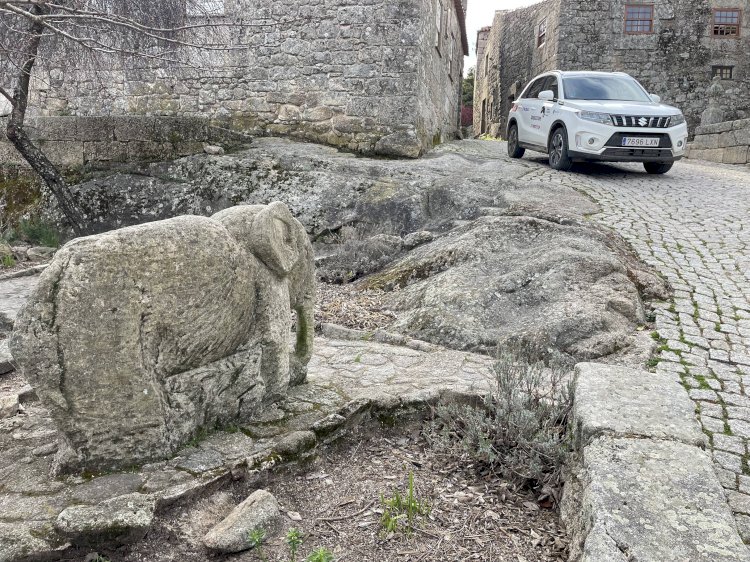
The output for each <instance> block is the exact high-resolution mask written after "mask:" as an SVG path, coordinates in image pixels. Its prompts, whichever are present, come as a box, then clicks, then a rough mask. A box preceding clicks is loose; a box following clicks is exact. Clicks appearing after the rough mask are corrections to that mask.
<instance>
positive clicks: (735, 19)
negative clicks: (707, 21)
mask: <svg viewBox="0 0 750 562" xmlns="http://www.w3.org/2000/svg"><path fill="white" fill-rule="evenodd" d="M740 21H741V14H740V11H739V10H738V9H726V8H720V9H716V10H714V21H713V25H712V27H711V35H713V36H714V37H739V36H740Z"/></svg>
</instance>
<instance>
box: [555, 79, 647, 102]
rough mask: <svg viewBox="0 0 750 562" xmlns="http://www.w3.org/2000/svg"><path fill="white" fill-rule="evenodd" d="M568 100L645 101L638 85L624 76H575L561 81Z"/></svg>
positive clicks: (641, 89)
mask: <svg viewBox="0 0 750 562" xmlns="http://www.w3.org/2000/svg"><path fill="white" fill-rule="evenodd" d="M563 92H564V94H565V99H568V100H612V101H647V102H650V101H651V98H649V96H648V95H647V94H646V92H644V91H643V88H641V86H640V84H638V82H636V81H635V80H633V79H632V78H629V77H626V76H575V77H568V78H565V79H564V80H563Z"/></svg>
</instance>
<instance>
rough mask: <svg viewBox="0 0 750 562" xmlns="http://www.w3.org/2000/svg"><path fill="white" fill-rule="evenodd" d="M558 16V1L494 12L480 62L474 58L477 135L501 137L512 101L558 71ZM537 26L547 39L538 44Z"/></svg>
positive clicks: (475, 123) (475, 131)
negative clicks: (537, 78)
mask: <svg viewBox="0 0 750 562" xmlns="http://www.w3.org/2000/svg"><path fill="white" fill-rule="evenodd" d="M559 14H560V3H559V1H558V0H547V1H546V2H541V3H539V4H535V5H533V6H530V7H528V8H523V9H520V10H513V11H499V12H496V14H495V18H494V20H493V22H492V27H491V28H490V30H489V31H488V32H487V38H486V43H485V46H484V50H483V56H482V57H481V58H480V57H479V56H477V73H476V74H477V78H476V79H475V82H474V133H475V134H482V133H489V134H491V135H492V136H502V135H504V132H505V122H506V118H507V116H508V111H509V110H510V105H511V102H512V100H514V99H516V98H517V97H518V95H519V94H520V93H521V91H522V90H523V88H524V87H525V86H526V84H527V83H528V82H529V81H530V80H531V79H532V78H533V77H534V76H536V75H537V74H540V73H542V72H546V71H548V70H553V69H555V68H557V67H558V33H559ZM541 25H544V29H545V33H544V40H543V42H541V44H539V43H540V38H539V32H540V26H541ZM483 123H484V126H482V124H483Z"/></svg>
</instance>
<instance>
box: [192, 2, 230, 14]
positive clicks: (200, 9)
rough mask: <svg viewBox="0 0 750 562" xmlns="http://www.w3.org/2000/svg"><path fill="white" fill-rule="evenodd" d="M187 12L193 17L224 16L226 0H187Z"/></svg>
mask: <svg viewBox="0 0 750 562" xmlns="http://www.w3.org/2000/svg"><path fill="white" fill-rule="evenodd" d="M185 13H186V14H187V15H188V16H191V17H200V16H223V15H224V0H187V2H186V4H185Z"/></svg>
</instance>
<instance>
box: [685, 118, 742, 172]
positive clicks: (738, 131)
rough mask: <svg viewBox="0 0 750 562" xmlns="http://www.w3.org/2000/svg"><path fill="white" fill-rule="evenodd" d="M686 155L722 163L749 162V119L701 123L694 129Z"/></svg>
mask: <svg viewBox="0 0 750 562" xmlns="http://www.w3.org/2000/svg"><path fill="white" fill-rule="evenodd" d="M689 148H690V152H689V153H688V156H689V157H690V158H695V159H697V160H708V161H711V162H722V163H724V164H749V163H750V119H738V120H735V121H726V122H724V123H716V124H714V125H701V126H699V127H698V128H697V129H696V131H695V138H694V139H693V142H692V143H690V147H689Z"/></svg>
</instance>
